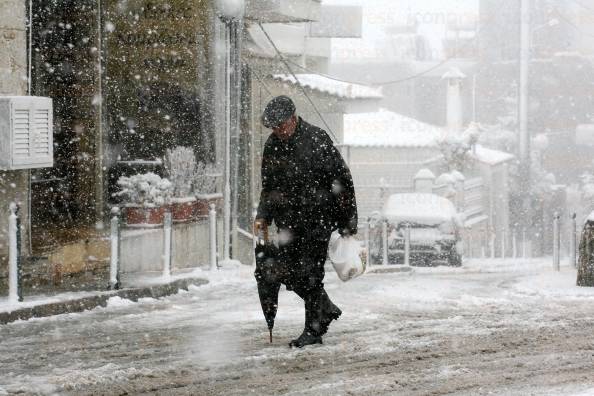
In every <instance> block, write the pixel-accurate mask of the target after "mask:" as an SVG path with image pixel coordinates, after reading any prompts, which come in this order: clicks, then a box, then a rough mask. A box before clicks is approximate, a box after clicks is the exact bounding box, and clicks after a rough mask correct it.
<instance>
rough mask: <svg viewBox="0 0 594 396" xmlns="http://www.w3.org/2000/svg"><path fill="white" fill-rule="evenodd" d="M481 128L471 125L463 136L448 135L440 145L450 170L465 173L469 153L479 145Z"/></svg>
mask: <svg viewBox="0 0 594 396" xmlns="http://www.w3.org/2000/svg"><path fill="white" fill-rule="evenodd" d="M479 134H480V128H479V127H478V125H476V124H471V125H470V126H469V127H468V129H466V131H464V132H463V133H462V134H453V133H450V134H448V135H447V136H446V137H445V138H444V139H442V140H441V141H440V142H439V143H438V147H439V150H440V151H441V153H442V155H443V157H444V160H445V162H446V164H447V166H448V168H449V170H458V171H463V170H465V169H466V167H467V162H468V159H469V155H468V154H469V153H470V151H471V150H472V147H473V146H474V145H475V144H476V143H477V141H478V138H479Z"/></svg>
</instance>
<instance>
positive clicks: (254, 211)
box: [252, 206, 258, 267]
mask: <svg viewBox="0 0 594 396" xmlns="http://www.w3.org/2000/svg"><path fill="white" fill-rule="evenodd" d="M257 216H258V208H257V207H256V206H254V207H253V209H252V224H254V223H255V222H256V217H257ZM252 233H253V235H252V250H253V251H254V261H253V262H252V265H253V266H254V267H255V266H256V254H255V252H256V245H257V244H258V235H256V233H255V232H254V230H252Z"/></svg>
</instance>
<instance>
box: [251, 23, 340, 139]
mask: <svg viewBox="0 0 594 396" xmlns="http://www.w3.org/2000/svg"><path fill="white" fill-rule="evenodd" d="M258 26H260V29H261V30H262V32H263V33H264V35H265V36H266V39H267V40H268V41H269V42H270V44H271V45H272V48H274V51H275V52H276V54H277V56H278V57H279V58H280V60H281V61H282V62H283V63H284V64H285V67H286V68H287V70H288V71H289V73H290V74H291V76H293V78H294V79H295V81H296V82H297V85H298V86H299V88H301V91H302V92H303V95H305V97H306V98H307V100H308V101H309V103H310V104H311V106H312V107H313V109H314V111H315V112H316V114H317V115H318V117H320V119H321V120H322V122H323V123H324V125H325V126H326V129H327V130H328V133H329V134H330V135H331V136H332V138H333V139H334V141H335V142H338V139H337V138H336V135H335V134H334V132H333V131H332V128H330V125H328V123H327V122H326V119H325V118H324V117H323V116H322V113H320V111H319V110H318V107H317V106H316V105H315V103H314V102H313V100H312V99H311V97H310V96H309V94H308V93H307V91H306V90H305V87H304V86H303V84H301V82H300V81H299V79H298V78H297V76H296V75H295V73H294V72H293V69H291V66H289V63H288V62H287V60H286V59H285V57H284V56H283V54H282V53H281V52H280V50H279V49H278V47H277V46H276V44H275V43H274V41H273V40H272V38H271V37H270V35H269V34H268V32H267V31H266V30H265V29H264V26H262V22H258Z"/></svg>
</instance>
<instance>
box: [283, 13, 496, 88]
mask: <svg viewBox="0 0 594 396" xmlns="http://www.w3.org/2000/svg"><path fill="white" fill-rule="evenodd" d="M506 5H507V2H505V3H504V4H503V5H502V6H501V8H500V9H502V8H503V7H505V6H506ZM496 16H497V13H493V14H491V15H490V16H489V18H488V19H487V21H486V22H485V24H483V25H482V26H481V27H480V29H478V30H477V31H476V34H475V42H474V45H476V44H477V43H476V40H477V38H478V35H479V34H480V33H481V32H482V31H483V30H484V28H485V26H486V25H488V24H490V23H491V22H493V20H494V19H495V17H496ZM470 45H471V44H466V46H464V47H469V46H470ZM464 47H463V48H464ZM453 59H457V58H455V57H447V58H445V59H444V60H442V61H440V62H439V63H437V64H435V65H433V66H431V67H429V68H427V69H426V70H423V71H421V72H419V73H416V74H413V75H410V76H408V77H404V78H401V79H398V80H391V81H380V82H372V83H367V82H359V81H351V80H346V79H342V78H338V77H334V76H331V75H329V74H326V73H321V72H318V71H315V70H311V69H309V68H307V67H305V66H301V65H300V64H298V63H295V62H293V61H291V60H289V59H285V61H286V62H288V63H291V64H292V65H294V66H296V67H298V68H300V69H302V70H304V71H306V72H308V73H310V74H316V75H318V76H322V77H325V78H328V79H330V80H333V81H338V82H342V83H346V84H358V85H367V86H369V85H375V86H382V85H395V84H401V83H404V82H407V81H410V80H414V79H417V78H419V77H423V76H424V75H426V74H429V73H431V72H432V71H435V70H437V69H439V68H440V67H442V66H443V65H445V64H446V63H448V62H449V61H451V60H453Z"/></svg>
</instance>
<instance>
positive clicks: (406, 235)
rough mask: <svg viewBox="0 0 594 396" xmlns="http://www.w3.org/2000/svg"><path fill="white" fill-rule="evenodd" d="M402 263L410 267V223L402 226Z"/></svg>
mask: <svg viewBox="0 0 594 396" xmlns="http://www.w3.org/2000/svg"><path fill="white" fill-rule="evenodd" d="M404 265H405V266H406V267H410V224H408V223H407V224H406V226H405V228H404Z"/></svg>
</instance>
